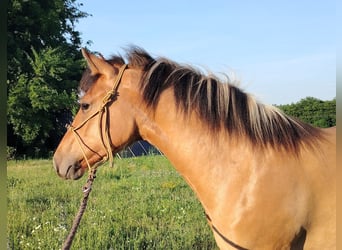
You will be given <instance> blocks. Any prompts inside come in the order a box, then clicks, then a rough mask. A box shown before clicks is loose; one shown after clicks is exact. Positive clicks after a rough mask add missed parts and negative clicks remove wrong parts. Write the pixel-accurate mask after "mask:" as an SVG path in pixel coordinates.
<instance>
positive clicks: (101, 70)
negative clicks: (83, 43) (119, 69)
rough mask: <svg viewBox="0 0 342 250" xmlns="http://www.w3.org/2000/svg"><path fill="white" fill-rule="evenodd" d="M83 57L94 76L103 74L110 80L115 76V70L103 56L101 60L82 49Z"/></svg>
mask: <svg viewBox="0 0 342 250" xmlns="http://www.w3.org/2000/svg"><path fill="white" fill-rule="evenodd" d="M82 55H83V57H84V58H85V59H86V61H87V64H88V67H89V69H90V71H91V74H92V75H96V74H102V75H105V76H107V77H108V78H111V77H113V76H114V74H115V68H114V67H113V66H112V65H110V64H109V63H107V62H106V60H105V59H104V58H103V56H101V58H100V57H98V56H96V55H94V54H92V53H90V52H89V51H88V50H87V49H84V48H82Z"/></svg>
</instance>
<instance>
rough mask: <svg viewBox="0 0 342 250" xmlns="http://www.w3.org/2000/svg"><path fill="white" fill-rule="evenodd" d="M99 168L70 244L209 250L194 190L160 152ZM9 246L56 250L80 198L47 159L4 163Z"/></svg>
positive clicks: (208, 232) (210, 244)
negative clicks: (83, 212) (85, 207)
mask: <svg viewBox="0 0 342 250" xmlns="http://www.w3.org/2000/svg"><path fill="white" fill-rule="evenodd" d="M115 164H116V167H117V169H116V170H115V169H112V168H109V167H107V166H102V167H100V169H99V170H98V173H97V178H96V180H95V182H94V185H93V191H92V193H91V194H90V198H89V201H88V207H87V210H86V212H85V214H84V216H83V219H82V221H81V224H80V227H79V229H78V232H77V234H76V237H75V239H74V242H73V247H72V249H84V250H86V249H217V247H216V245H215V242H214V238H213V236H212V232H211V230H210V228H209V226H208V225H207V222H206V219H205V216H204V212H203V209H202V207H201V205H200V203H199V202H198V200H197V199H196V197H195V194H194V193H193V192H192V190H191V189H190V188H189V187H188V185H187V184H186V183H185V182H184V180H183V179H182V178H181V177H180V176H179V174H178V173H177V172H176V170H174V169H173V167H171V165H170V163H169V162H168V161H167V160H166V159H165V158H164V157H162V156H146V157H139V158H130V159H116V162H115ZM7 175H8V179H7V187H8V225H7V237H8V246H9V247H10V249H60V248H61V246H62V244H63V242H64V240H65V237H66V236H67V234H68V232H69V229H70V227H71V224H72V221H73V219H74V216H75V215H76V213H77V211H78V208H79V205H80V201H81V198H82V193H81V188H82V186H83V185H84V183H85V180H86V176H84V177H83V178H82V179H81V180H79V181H65V180H62V179H60V178H59V177H58V176H57V175H56V173H55V171H54V170H53V169H52V162H51V160H28V161H18V162H16V161H9V162H8V169H7Z"/></svg>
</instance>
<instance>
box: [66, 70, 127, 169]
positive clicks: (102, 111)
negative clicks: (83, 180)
mask: <svg viewBox="0 0 342 250" xmlns="http://www.w3.org/2000/svg"><path fill="white" fill-rule="evenodd" d="M126 68H127V64H124V65H123V66H121V68H120V69H119V73H118V75H117V77H116V79H115V82H114V84H113V88H112V89H111V90H110V91H109V92H108V93H107V94H106V95H105V96H104V97H103V99H102V104H101V107H100V108H99V110H97V111H96V112H95V113H93V114H92V115H90V116H89V117H88V118H87V119H85V120H84V121H83V122H82V123H81V124H79V125H78V126H76V127H74V126H73V125H71V124H70V125H68V129H70V130H71V131H72V133H73V135H74V136H75V138H76V141H77V142H78V144H79V146H80V149H81V151H82V154H83V157H84V159H85V161H86V163H87V166H88V170H89V173H90V172H91V171H92V170H95V169H96V168H97V167H98V166H99V165H100V164H102V163H104V162H106V161H107V160H108V159H109V163H110V166H113V163H114V161H113V158H114V157H113V152H112V144H111V141H110V135H109V124H108V122H107V121H108V106H109V105H108V104H109V103H111V102H113V101H115V97H116V96H117V90H118V87H119V84H120V81H121V78H122V75H123V73H124V71H125V69H126ZM97 115H99V119H98V127H99V136H100V138H101V142H102V145H103V148H104V150H105V152H106V156H105V157H103V159H102V160H101V161H100V162H98V163H96V164H95V165H94V166H90V163H89V160H88V158H87V156H86V154H85V151H84V149H83V146H82V145H85V143H84V142H83V140H82V138H81V137H80V135H79V134H78V133H77V130H79V129H80V128H82V127H83V126H84V125H85V124H86V123H87V122H88V121H89V120H90V119H92V118H94V117H95V116H97ZM103 117H104V121H105V125H104V126H105V128H104V134H103V132H102V120H103Z"/></svg>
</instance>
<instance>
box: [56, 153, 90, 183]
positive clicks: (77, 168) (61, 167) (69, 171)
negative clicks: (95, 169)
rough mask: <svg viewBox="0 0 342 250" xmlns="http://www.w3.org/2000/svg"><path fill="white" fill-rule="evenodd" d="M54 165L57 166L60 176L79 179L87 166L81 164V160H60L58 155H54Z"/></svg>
mask: <svg viewBox="0 0 342 250" xmlns="http://www.w3.org/2000/svg"><path fill="white" fill-rule="evenodd" d="M53 167H54V168H55V170H56V172H57V174H58V176H60V177H61V178H63V179H71V180H77V179H79V178H81V177H82V176H83V175H84V173H85V171H86V170H87V169H86V168H83V167H82V166H81V162H79V161H77V162H72V163H68V162H67V161H66V162H63V161H58V158H57V157H55V156H54V157H53Z"/></svg>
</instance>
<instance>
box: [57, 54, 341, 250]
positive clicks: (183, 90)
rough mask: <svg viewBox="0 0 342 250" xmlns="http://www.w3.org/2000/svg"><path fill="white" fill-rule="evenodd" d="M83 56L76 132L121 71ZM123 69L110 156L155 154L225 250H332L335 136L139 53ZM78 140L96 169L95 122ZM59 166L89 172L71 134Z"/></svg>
mask: <svg viewBox="0 0 342 250" xmlns="http://www.w3.org/2000/svg"><path fill="white" fill-rule="evenodd" d="M83 54H84V57H85V59H86V60H87V63H88V69H87V70H86V71H85V73H84V75H83V77H82V79H81V85H80V90H81V91H82V92H83V93H84V95H83V96H82V97H81V99H80V103H81V109H80V110H79V112H78V113H77V115H76V117H75V119H74V121H73V124H72V125H73V126H77V124H80V123H82V121H84V120H85V119H87V117H89V115H90V114H91V113H92V112H95V111H96V110H97V109H98V108H99V107H100V106H101V100H102V98H103V96H105V95H106V93H107V92H108V91H109V90H110V89H111V85H112V84H113V81H114V79H115V78H116V76H117V73H118V70H119V68H120V67H121V66H122V65H123V64H124V63H125V60H124V58H122V57H117V56H115V57H113V58H111V59H110V60H104V59H103V58H100V57H97V56H95V55H93V54H91V53H88V52H87V51H85V50H83ZM127 61H128V69H126V70H125V72H124V74H123V77H122V79H121V82H120V85H119V87H118V91H117V97H116V99H115V100H114V101H113V102H111V103H110V104H109V107H108V109H109V118H108V121H104V120H102V121H100V123H102V125H103V126H102V127H105V125H106V124H109V129H110V130H109V133H110V141H111V149H112V151H113V152H114V153H115V152H117V151H119V150H121V149H122V148H124V147H125V146H127V145H128V144H130V143H132V142H134V141H136V140H139V139H145V140H147V141H149V142H150V143H152V144H153V145H155V146H157V147H158V148H159V149H160V150H161V151H162V152H163V153H164V154H165V155H166V157H167V158H168V159H169V160H170V161H171V163H172V164H173V165H174V166H175V168H176V169H177V170H178V171H179V172H180V173H181V175H182V176H183V177H184V178H185V180H186V181H187V182H188V184H189V185H190V186H191V188H192V189H193V190H194V191H195V193H196V195H197V197H198V199H199V200H200V202H201V203H202V205H203V207H204V210H205V212H206V214H207V215H208V218H210V222H209V224H210V225H211V226H212V228H214V230H213V232H214V236H215V239H216V242H217V244H218V246H219V247H220V248H221V249H235V248H239V247H240V248H241V249H262V250H265V249H290V248H291V249H301V248H302V247H303V244H304V249H335V245H336V242H335V241H336V179H335V175H336V128H329V129H318V128H314V127H312V126H310V125H307V124H304V123H302V122H300V121H298V120H296V119H294V118H291V117H288V116H287V115H285V114H283V113H282V112H281V111H279V110H278V109H276V108H274V107H271V106H267V105H264V104H262V103H259V102H257V101H256V100H255V99H254V98H253V97H252V96H251V95H249V94H246V93H245V92H243V91H242V90H241V89H239V88H238V87H236V86H234V85H232V84H230V83H229V82H226V83H222V82H221V81H220V80H219V79H218V78H216V77H214V76H212V75H210V76H206V75H204V74H203V73H201V72H199V71H197V70H195V69H193V68H191V67H189V66H183V65H179V64H177V63H175V62H172V61H170V60H167V59H165V58H157V59H154V58H152V57H151V56H150V55H149V54H147V53H146V52H145V51H143V50H142V49H139V48H132V49H131V50H129V51H128V53H127ZM77 133H78V136H79V137H80V138H81V139H82V143H83V146H84V147H83V148H84V150H85V154H86V156H87V158H88V159H89V162H90V164H94V163H96V162H98V161H100V160H101V159H102V158H103V157H104V156H105V154H106V152H105V151H104V149H103V147H102V145H101V144H100V143H99V139H98V136H99V135H98V125H97V121H95V120H94V119H90V120H89V121H88V122H87V123H86V124H85V125H84V126H83V127H82V128H81V129H79V130H78V131H77ZM54 166H55V169H56V170H57V172H58V174H59V175H60V176H61V177H64V178H68V179H77V178H79V177H81V176H82V175H83V173H84V172H85V170H86V168H87V166H86V162H85V159H84V157H83V155H82V153H81V150H80V148H79V146H78V144H77V143H76V141H75V137H74V136H73V135H72V133H71V132H70V131H67V132H66V134H65V136H64V138H63V139H62V141H61V142H60V145H59V146H58V148H57V150H56V152H55V155H54ZM227 239H228V240H229V241H231V242H232V244H231V243H229V242H227Z"/></svg>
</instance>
